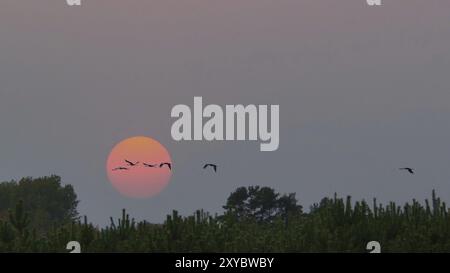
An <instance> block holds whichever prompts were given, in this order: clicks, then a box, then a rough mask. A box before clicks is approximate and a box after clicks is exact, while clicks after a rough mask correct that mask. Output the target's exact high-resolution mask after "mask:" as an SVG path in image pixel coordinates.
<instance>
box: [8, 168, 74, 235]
mask: <svg viewBox="0 0 450 273" xmlns="http://www.w3.org/2000/svg"><path fill="white" fill-rule="evenodd" d="M20 201H22V202H23V206H24V208H23V209H24V210H25V211H26V212H27V214H28V219H27V221H28V222H29V223H28V225H27V226H28V227H29V228H31V229H35V230H36V231H37V232H39V233H42V232H45V231H48V230H49V229H50V228H51V227H52V226H53V225H63V224H66V223H71V222H72V221H74V220H77V219H78V212H77V205H78V200H77V195H76V194H75V191H74V189H73V187H72V186H71V185H66V186H62V185H61V178H60V177H58V176H50V177H41V178H36V179H33V178H30V177H27V178H23V179H21V180H20V181H18V182H16V181H11V182H4V183H0V220H2V219H3V220H7V219H8V218H9V214H10V213H9V210H10V209H11V208H14V207H15V206H16V204H18V203H19V202H20Z"/></svg>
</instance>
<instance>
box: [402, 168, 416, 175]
mask: <svg viewBox="0 0 450 273" xmlns="http://www.w3.org/2000/svg"><path fill="white" fill-rule="evenodd" d="M399 170H405V171H408V172H409V173H410V174H414V169H413V168H399Z"/></svg>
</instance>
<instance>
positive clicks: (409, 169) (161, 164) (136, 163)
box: [113, 159, 415, 174]
mask: <svg viewBox="0 0 450 273" xmlns="http://www.w3.org/2000/svg"><path fill="white" fill-rule="evenodd" d="M125 162H126V163H127V164H128V166H127V167H122V166H121V167H117V168H114V169H113V171H127V170H129V169H130V167H136V166H138V165H139V163H140V162H139V161H137V162H132V161H129V160H126V159H125ZM142 165H144V167H146V168H156V167H159V168H162V167H164V166H167V167H168V168H169V170H172V163H169V162H162V163H160V164H148V163H144V162H143V163H142ZM206 168H212V169H213V170H214V172H217V165H216V164H211V163H207V164H205V165H203V169H206ZM399 170H402V171H407V172H408V173H410V174H415V170H414V169H413V168H409V167H405V168H399Z"/></svg>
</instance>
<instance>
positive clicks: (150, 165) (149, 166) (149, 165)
mask: <svg viewBox="0 0 450 273" xmlns="http://www.w3.org/2000/svg"><path fill="white" fill-rule="evenodd" d="M142 164H143V165H144V166H145V167H147V168H154V167H156V166H157V164H153V165H152V164H147V163H142Z"/></svg>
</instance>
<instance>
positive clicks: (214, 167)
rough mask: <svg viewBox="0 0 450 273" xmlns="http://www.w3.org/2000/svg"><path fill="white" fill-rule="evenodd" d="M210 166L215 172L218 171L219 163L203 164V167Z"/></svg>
mask: <svg viewBox="0 0 450 273" xmlns="http://www.w3.org/2000/svg"><path fill="white" fill-rule="evenodd" d="M208 167H212V168H213V169H214V172H217V165H216V164H210V163H208V164H205V165H204V166H203V169H206V168H208Z"/></svg>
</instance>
